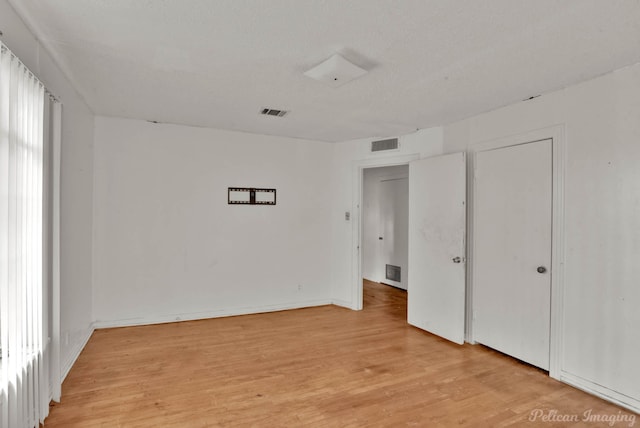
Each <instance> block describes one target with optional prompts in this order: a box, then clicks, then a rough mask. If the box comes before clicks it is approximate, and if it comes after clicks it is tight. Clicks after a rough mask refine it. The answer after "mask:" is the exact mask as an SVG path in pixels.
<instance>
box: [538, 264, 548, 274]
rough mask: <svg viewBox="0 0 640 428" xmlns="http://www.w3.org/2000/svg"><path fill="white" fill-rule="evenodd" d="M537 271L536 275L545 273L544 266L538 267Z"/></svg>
mask: <svg viewBox="0 0 640 428" xmlns="http://www.w3.org/2000/svg"><path fill="white" fill-rule="evenodd" d="M536 270H537V271H538V273H545V272H546V271H547V268H546V267H544V266H538V269H536Z"/></svg>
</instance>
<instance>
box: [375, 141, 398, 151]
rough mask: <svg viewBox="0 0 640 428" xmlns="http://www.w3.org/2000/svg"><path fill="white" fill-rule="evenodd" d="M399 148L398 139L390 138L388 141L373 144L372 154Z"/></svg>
mask: <svg viewBox="0 0 640 428" xmlns="http://www.w3.org/2000/svg"><path fill="white" fill-rule="evenodd" d="M397 148H398V139H397V138H389V139H388V140H378V141H372V142H371V151H372V152H381V151H384V150H396V149H397Z"/></svg>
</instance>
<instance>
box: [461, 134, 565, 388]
mask: <svg viewBox="0 0 640 428" xmlns="http://www.w3.org/2000/svg"><path fill="white" fill-rule="evenodd" d="M547 139H551V141H552V183H553V184H552V185H553V189H552V221H551V227H552V236H551V242H552V249H551V265H552V266H553V269H552V271H551V320H550V324H551V329H550V334H549V348H550V354H549V376H551V377H553V378H556V379H560V377H561V365H560V363H561V360H562V331H563V329H562V308H563V302H562V296H563V288H564V254H565V242H564V236H565V233H564V176H565V162H566V161H565V159H566V154H565V151H566V144H565V130H564V125H558V126H553V127H550V128H543V129H539V130H535V131H531V132H528V133H525V134H520V135H514V136H508V137H505V138H500V139H495V140H490V141H485V142H481V143H477V144H474V145H473V146H471V147H470V148H469V149H470V156H469V160H470V163H469V169H470V170H471V171H472V172H473V173H472V174H469V176H470V177H469V179H470V181H471V183H468V184H471V186H468V187H467V189H468V190H467V192H468V195H467V203H468V207H469V212H468V213H467V214H468V216H467V218H468V224H467V236H468V242H467V261H468V264H467V272H468V277H467V326H466V329H467V341H468V342H469V343H476V342H475V340H474V335H473V308H474V306H473V278H474V275H475V266H474V264H473V260H474V259H473V254H474V251H475V240H474V231H475V220H474V219H475V217H474V215H473V212H474V210H475V199H474V198H473V195H474V194H475V190H476V186H475V184H476V182H475V165H476V153H478V152H481V151H485V150H494V149H498V148H503V147H510V146H516V145H520V144H527V143H532V142H536V141H541V140H547Z"/></svg>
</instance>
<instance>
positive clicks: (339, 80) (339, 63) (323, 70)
mask: <svg viewBox="0 0 640 428" xmlns="http://www.w3.org/2000/svg"><path fill="white" fill-rule="evenodd" d="M367 73H368V71H367V70H365V69H363V68H360V67H358V66H357V65H355V64H353V63H351V62H349V61H347V60H346V59H344V57H342V55H340V54H334V55H333V56H331V57H330V58H329V59H327V60H326V61H324V62H321V63H320V64H318V65H316V66H315V67H313V68H312V69H310V70H307V71H305V72H304V75H305V76H307V77H310V78H312V79H315V80H317V81H319V82H322V83H325V84H327V85H329V86H331V87H333V88H337V87H339V86H342V85H344V84H345V83H349V82H351V81H352V80H354V79H357V78H358V77H361V76H364V75H365V74H367Z"/></svg>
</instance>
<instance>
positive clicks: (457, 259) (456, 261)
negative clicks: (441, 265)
mask: <svg viewBox="0 0 640 428" xmlns="http://www.w3.org/2000/svg"><path fill="white" fill-rule="evenodd" d="M452 260H453V262H454V263H460V262H461V261H462V259H461V258H460V257H454V258H453V259H452Z"/></svg>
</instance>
